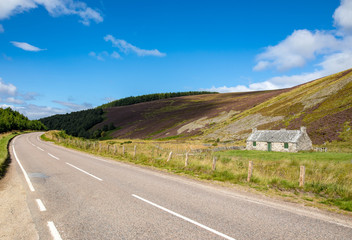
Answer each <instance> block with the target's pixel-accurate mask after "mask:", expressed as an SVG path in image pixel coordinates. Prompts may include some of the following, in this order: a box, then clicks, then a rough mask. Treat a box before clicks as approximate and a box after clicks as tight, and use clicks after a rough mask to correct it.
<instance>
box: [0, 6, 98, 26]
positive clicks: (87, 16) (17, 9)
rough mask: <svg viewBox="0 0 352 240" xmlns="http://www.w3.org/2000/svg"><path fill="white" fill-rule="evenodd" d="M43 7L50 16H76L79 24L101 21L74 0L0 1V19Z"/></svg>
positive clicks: (89, 9) (96, 13)
mask: <svg viewBox="0 0 352 240" xmlns="http://www.w3.org/2000/svg"><path fill="white" fill-rule="evenodd" d="M39 5H41V6H43V7H44V8H45V9H46V10H47V11H48V12H49V14H50V15H51V16H53V17H58V16H61V15H77V16H79V17H80V22H81V23H83V24H84V25H87V26H88V25H90V22H91V21H95V22H96V23H100V22H102V21H103V17H102V16H101V14H100V13H99V12H98V11H96V10H93V9H92V8H90V7H88V6H87V4H85V3H84V2H80V1H74V0H8V1H5V0H2V1H0V19H6V18H10V17H11V16H13V15H16V14H19V13H23V12H25V11H29V10H30V9H33V8H37V7H38V6H39Z"/></svg>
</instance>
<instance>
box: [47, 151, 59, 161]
mask: <svg viewBox="0 0 352 240" xmlns="http://www.w3.org/2000/svg"><path fill="white" fill-rule="evenodd" d="M48 155H49V156H50V157H52V158H55V159H56V160H60V158H58V157H55V156H54V155H52V154H50V153H48Z"/></svg>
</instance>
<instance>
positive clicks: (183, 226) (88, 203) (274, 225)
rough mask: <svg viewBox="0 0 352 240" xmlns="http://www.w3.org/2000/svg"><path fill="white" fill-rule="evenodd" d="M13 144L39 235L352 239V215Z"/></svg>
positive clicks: (33, 141)
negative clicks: (330, 212) (344, 215)
mask: <svg viewBox="0 0 352 240" xmlns="http://www.w3.org/2000/svg"><path fill="white" fill-rule="evenodd" d="M40 134H41V133H30V134H25V135H21V136H18V137H16V138H15V139H14V140H13V141H12V144H11V145H10V150H11V156H12V161H13V163H14V164H15V167H16V171H15V172H16V174H18V175H19V176H20V178H21V183H22V184H23V187H24V188H25V191H26V195H27V198H26V202H27V205H28V208H29V212H30V215H31V217H32V219H33V222H34V224H35V228H36V231H37V234H38V236H39V239H202V240H203V239H204V240H205V239H236V240H241V239H246V240H248V239H255V240H257V239H300V240H301V239H348V240H351V239H352V221H351V219H348V218H347V217H341V218H340V217H337V216H336V215H331V214H327V213H324V212H321V211H318V210H313V209H309V208H305V207H300V206H297V205H293V204H288V203H283V202H278V201H274V200H268V199H265V198H264V197H255V196H252V195H249V194H246V193H241V192H237V191H235V190H232V189H227V188H224V187H219V186H212V185H210V184H204V183H200V182H198V181H195V180H191V179H187V178H185V177H180V176H174V175H171V174H168V173H163V172H159V171H156V170H151V169H147V168H143V167H138V166H133V165H130V164H125V163H119V162H115V161H111V160H107V159H104V158H99V157H95V156H92V155H88V154H85V153H81V152H77V151H74V150H70V149H66V148H63V147H60V146H56V145H54V144H52V143H49V142H44V141H41V140H40V139H39V136H40Z"/></svg>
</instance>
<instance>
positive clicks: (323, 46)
mask: <svg viewBox="0 0 352 240" xmlns="http://www.w3.org/2000/svg"><path fill="white" fill-rule="evenodd" d="M339 44H340V41H339V40H337V39H336V38H335V36H333V35H332V34H331V33H327V32H323V31H315V32H311V31H309V30H306V29H303V30H296V31H294V32H293V33H292V34H291V35H290V36H288V37H287V38H286V39H285V40H283V41H282V42H280V43H279V44H277V45H275V46H269V47H267V48H266V50H265V52H264V53H261V54H259V55H258V56H257V60H259V62H258V63H257V65H256V66H255V67H254V68H253V70H255V71H260V70H265V69H267V68H269V67H274V68H276V69H277V70H279V71H285V70H289V69H291V68H295V67H302V66H304V65H305V64H306V62H307V61H309V60H313V59H315V57H316V55H317V54H325V53H329V52H333V51H336V50H337V49H338V48H339Z"/></svg>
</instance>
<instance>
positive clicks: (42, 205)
mask: <svg viewBox="0 0 352 240" xmlns="http://www.w3.org/2000/svg"><path fill="white" fill-rule="evenodd" d="M35 201H36V202H37V204H38V207H39V211H41V212H45V211H46V208H45V206H44V204H43V202H42V200H40V199H36V200H35Z"/></svg>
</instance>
